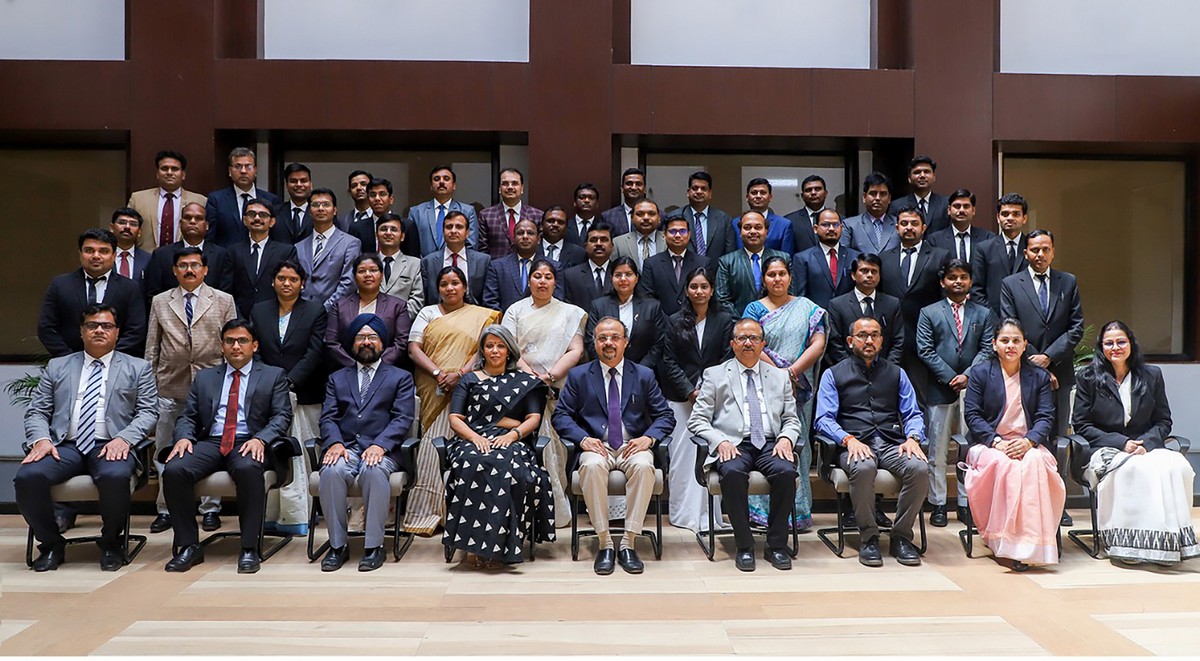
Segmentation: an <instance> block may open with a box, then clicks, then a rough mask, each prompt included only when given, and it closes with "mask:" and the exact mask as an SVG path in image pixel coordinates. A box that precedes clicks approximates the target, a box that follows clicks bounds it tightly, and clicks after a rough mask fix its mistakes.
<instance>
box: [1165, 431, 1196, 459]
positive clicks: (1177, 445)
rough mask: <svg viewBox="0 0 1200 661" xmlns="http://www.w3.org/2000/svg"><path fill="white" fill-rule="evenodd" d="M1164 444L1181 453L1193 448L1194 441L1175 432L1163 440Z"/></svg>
mask: <svg viewBox="0 0 1200 661" xmlns="http://www.w3.org/2000/svg"><path fill="white" fill-rule="evenodd" d="M1163 445H1164V446H1165V447H1166V448H1167V449H1169V450H1174V451H1176V452H1178V453H1180V454H1187V453H1188V450H1190V449H1192V442H1191V441H1190V440H1188V439H1187V438H1184V437H1183V436H1177V435H1174V434H1172V435H1171V436H1168V437H1167V440H1165V441H1163Z"/></svg>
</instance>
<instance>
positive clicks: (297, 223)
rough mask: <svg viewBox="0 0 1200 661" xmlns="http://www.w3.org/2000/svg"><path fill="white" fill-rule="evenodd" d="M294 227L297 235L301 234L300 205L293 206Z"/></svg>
mask: <svg viewBox="0 0 1200 661" xmlns="http://www.w3.org/2000/svg"><path fill="white" fill-rule="evenodd" d="M292 227H294V228H295V232H296V236H300V207H292Z"/></svg>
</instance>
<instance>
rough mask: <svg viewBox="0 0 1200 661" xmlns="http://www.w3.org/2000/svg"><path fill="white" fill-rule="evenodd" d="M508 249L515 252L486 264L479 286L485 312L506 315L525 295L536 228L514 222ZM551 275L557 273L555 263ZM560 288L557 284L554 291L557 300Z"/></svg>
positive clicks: (534, 255)
mask: <svg viewBox="0 0 1200 661" xmlns="http://www.w3.org/2000/svg"><path fill="white" fill-rule="evenodd" d="M512 247H513V249H514V250H516V252H512V253H509V254H507V255H505V256H504V257H501V258H499V259H493V260H491V261H490V262H489V263H488V267H487V276H486V278H485V282H484V284H483V307H485V308H491V309H493V310H499V311H500V312H507V311H508V307H509V306H510V305H512V304H513V303H516V302H517V301H519V300H521V299H522V298H525V297H526V296H528V295H529V270H530V265H531V264H532V263H533V260H534V259H536V258H537V257H538V228H537V225H535V224H534V222H533V221H532V220H528V219H526V220H518V221H517V226H516V228H515V229H514V230H513V244H512ZM552 263H553V262H552ZM554 271H555V273H558V271H559V267H558V264H557V263H554ZM556 280H557V278H556ZM562 287H563V285H562V282H561V281H559V282H558V284H557V285H556V287H555V288H556V290H557V291H556V293H557V294H559V295H560V296H561V295H562Z"/></svg>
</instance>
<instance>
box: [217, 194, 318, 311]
mask: <svg viewBox="0 0 1200 661" xmlns="http://www.w3.org/2000/svg"><path fill="white" fill-rule="evenodd" d="M242 224H243V225H244V226H245V228H246V230H247V231H248V232H249V235H248V236H249V238H248V239H247V240H244V241H241V242H239V243H237V244H236V245H234V246H233V247H232V248H230V251H231V252H232V253H233V292H234V294H233V300H234V302H236V303H237V309H238V316H240V317H242V318H243V319H249V318H250V308H252V307H254V304H255V303H258V302H260V301H267V300H274V299H275V290H274V288H272V287H271V282H272V279H273V278H274V277H275V276H274V274H275V267H276V266H278V265H279V262H282V261H283V260H285V259H296V247H295V246H292V245H289V244H287V243H284V242H283V241H275V240H273V239H271V238H270V234H271V228H272V227H274V226H275V211H274V210H273V209H272V207H271V205H270V204H268V203H267V202H266V201H264V200H250V202H248V203H247V204H246V212H245V213H244V214H243V215H242ZM206 243H207V242H206Z"/></svg>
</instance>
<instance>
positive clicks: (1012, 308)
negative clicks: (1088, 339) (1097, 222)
mask: <svg viewBox="0 0 1200 661" xmlns="http://www.w3.org/2000/svg"><path fill="white" fill-rule="evenodd" d="M1049 272H1050V297H1049V298H1050V314H1049V316H1043V315H1042V306H1041V304H1040V303H1038V295H1037V291H1036V290H1035V289H1034V285H1033V279H1032V278H1030V277H1029V270H1028V269H1026V270H1024V271H1022V272H1020V273H1017V274H1016V275H1010V276H1008V277H1007V278H1005V279H1004V281H1003V282H1002V283H1001V288H1000V318H1001V319H1003V318H1004V317H1016V318H1017V319H1020V320H1021V325H1022V326H1024V327H1025V339H1026V340H1027V341H1028V342H1029V345H1028V347H1027V348H1026V349H1025V354H1026V355H1030V356H1032V355H1037V354H1045V355H1047V356H1049V357H1050V372H1051V373H1052V374H1054V376H1055V377H1057V378H1058V387H1060V388H1063V387H1067V386H1070V385H1071V384H1072V383H1074V382H1075V365H1074V361H1075V345H1077V344H1079V341H1080V340H1082V339H1083V304H1082V302H1081V301H1080V298H1079V286H1078V285H1077V284H1076V282H1075V276H1074V275H1071V274H1070V273H1067V272H1065V271H1056V270H1054V269H1053V268H1051V269H1050V271H1049Z"/></svg>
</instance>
